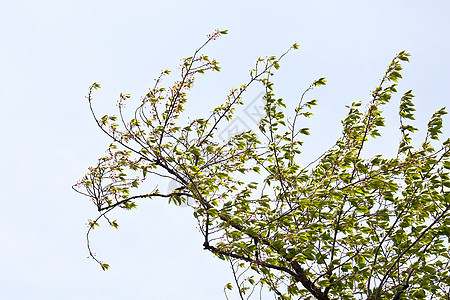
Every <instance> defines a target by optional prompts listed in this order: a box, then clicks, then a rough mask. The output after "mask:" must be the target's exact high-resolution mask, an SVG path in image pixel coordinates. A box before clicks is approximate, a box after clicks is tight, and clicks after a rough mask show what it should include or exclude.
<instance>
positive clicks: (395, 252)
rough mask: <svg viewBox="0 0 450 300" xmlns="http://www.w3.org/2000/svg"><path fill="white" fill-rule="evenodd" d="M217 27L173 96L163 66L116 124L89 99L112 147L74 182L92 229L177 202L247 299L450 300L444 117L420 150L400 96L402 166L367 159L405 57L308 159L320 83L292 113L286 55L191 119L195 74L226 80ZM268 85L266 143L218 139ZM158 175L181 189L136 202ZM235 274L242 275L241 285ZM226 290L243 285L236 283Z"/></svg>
mask: <svg viewBox="0 0 450 300" xmlns="http://www.w3.org/2000/svg"><path fill="white" fill-rule="evenodd" d="M225 33H226V31H216V32H215V33H213V34H212V35H210V36H209V37H208V39H207V41H206V42H205V44H204V45H203V46H201V47H200V48H199V49H198V50H197V51H195V53H194V54H193V55H192V56H190V57H188V58H186V59H184V60H183V63H182V65H181V77H180V79H179V80H178V81H176V82H175V83H174V84H173V85H172V86H170V87H168V88H167V89H166V88H164V87H163V86H162V79H163V77H164V76H165V75H167V74H169V71H163V72H162V73H161V75H160V76H159V78H158V79H157V80H156V84H155V86H154V87H153V88H152V89H150V91H149V92H148V94H147V95H145V96H144V97H143V99H142V101H141V102H140V104H139V105H138V106H137V108H136V110H135V112H134V116H133V117H132V118H131V119H127V118H125V114H124V109H123V105H124V103H125V102H126V101H129V100H128V98H130V95H125V94H121V95H120V101H119V105H118V106H119V117H116V116H110V115H105V116H103V117H97V115H96V114H95V113H94V109H93V107H92V102H93V93H94V91H95V90H97V89H98V88H100V85H99V84H97V83H94V84H93V85H92V86H91V87H90V90H89V94H88V96H87V99H88V103H89V106H90V109H91V112H92V115H93V117H94V119H95V122H96V123H97V124H98V126H99V127H100V129H101V130H102V131H103V132H104V134H106V135H107V136H109V138H111V140H112V143H111V145H110V146H109V148H108V149H107V155H106V156H104V157H101V158H100V159H99V160H98V163H97V164H96V165H95V166H94V167H92V168H89V171H88V173H87V174H86V175H85V176H84V177H83V178H82V179H81V180H80V181H79V182H78V183H77V184H76V185H75V186H74V188H75V190H77V191H78V192H80V193H82V194H83V195H85V196H87V197H89V198H90V199H91V201H92V202H93V203H94V204H95V205H96V206H97V210H98V212H99V216H98V217H97V218H96V219H95V220H93V221H90V226H89V230H88V233H87V234H88V235H87V239H88V249H89V253H90V255H91V256H92V257H93V258H94V259H95V260H96V261H97V262H98V263H100V265H101V267H102V268H103V269H104V270H105V269H107V268H108V267H109V265H108V264H105V263H103V262H101V261H100V260H98V259H97V258H96V257H95V256H94V255H93V253H92V251H91V248H90V245H89V232H91V230H92V229H94V228H95V227H96V226H98V225H99V220H100V219H102V218H103V219H105V220H106V221H107V222H108V223H109V224H110V225H111V226H114V227H116V228H117V227H118V224H117V221H116V220H114V221H111V220H110V219H109V218H108V214H109V213H110V212H111V211H112V210H114V209H116V208H124V209H133V208H136V201H137V200H139V199H142V198H152V199H153V198H158V197H163V198H168V200H169V203H170V202H173V203H175V204H176V205H180V204H182V203H187V202H186V200H187V199H189V205H190V206H191V207H192V209H193V213H194V217H195V218H196V219H197V220H198V222H199V227H200V230H201V232H202V234H203V236H204V242H203V248H204V249H205V250H208V251H210V252H212V253H213V254H215V255H216V256H217V257H219V258H220V259H222V260H227V261H229V262H230V263H231V265H232V270H233V273H234V275H235V276H234V277H235V278H236V283H235V286H237V293H238V294H239V296H240V298H241V299H245V298H248V297H249V296H250V295H251V294H252V293H253V291H254V289H255V287H256V286H257V285H261V286H265V287H267V288H268V289H269V290H271V291H272V292H273V293H274V295H275V297H276V298H277V299H320V300H325V299H370V300H380V299H395V300H397V299H450V274H449V270H450V265H449V264H450V260H449V253H450V251H449V250H450V248H449V245H450V243H449V242H450V240H449V239H450V216H449V214H450V211H449V210H450V194H449V188H450V179H449V170H450V160H449V156H450V155H449V153H450V139H447V140H445V141H444V142H439V137H440V135H441V130H442V126H443V125H442V116H443V115H444V114H446V111H445V109H444V108H442V109H440V110H438V111H436V112H435V113H434V114H433V115H432V117H431V119H430V121H429V123H428V128H427V133H426V137H425V140H424V141H423V142H421V143H419V144H418V145H414V144H413V141H412V134H413V133H414V132H415V131H416V130H417V129H416V128H415V127H413V126H412V125H410V124H409V123H408V122H409V121H411V120H414V116H413V112H414V111H415V109H414V104H413V102H412V99H413V97H414V96H413V94H412V92H411V91H408V92H406V93H405V94H404V95H403V96H402V97H401V99H400V105H399V119H400V133H401V141H400V143H399V145H398V152H397V155H396V156H395V157H392V158H385V157H383V156H382V155H376V156H374V157H371V158H365V157H364V153H363V149H364V147H365V146H366V144H367V141H368V140H369V139H376V138H377V137H379V136H380V133H379V129H380V127H381V126H384V118H383V116H382V111H381V108H382V107H383V105H385V104H386V103H388V102H389V101H390V100H391V98H392V96H393V95H394V94H395V93H396V92H397V90H396V86H397V82H398V80H399V79H400V78H402V76H401V74H400V71H401V70H402V66H401V64H400V63H401V62H402V61H403V62H405V61H408V60H409V59H408V57H409V54H408V53H406V52H404V51H402V52H400V53H399V54H397V55H396V56H395V57H394V59H393V60H392V62H391V63H390V64H389V66H388V68H387V71H386V73H385V74H384V76H383V78H382V79H381V82H380V83H379V85H378V86H377V87H376V88H375V89H374V91H373V92H372V94H371V97H372V98H371V100H370V102H369V103H368V104H367V107H366V109H362V108H361V105H362V104H361V102H354V103H352V104H351V105H350V106H348V109H349V111H348V114H347V116H346V117H345V118H344V119H343V121H342V126H343V129H342V136H341V137H340V138H339V139H338V140H337V141H336V143H335V144H334V146H333V147H332V148H330V149H329V150H327V151H326V152H325V153H323V154H322V155H320V156H319V157H318V158H317V159H316V160H315V161H313V162H311V163H303V162H302V161H300V160H299V154H300V153H301V147H302V138H303V137H304V135H308V134H309V132H308V128H299V127H298V126H299V123H300V120H301V119H302V118H307V117H310V116H311V115H312V113H311V108H312V107H313V106H314V105H316V103H317V101H316V100H309V101H307V100H306V96H307V94H308V92H309V91H310V90H312V89H313V88H315V87H317V86H321V85H324V84H325V79H324V78H320V79H318V80H316V81H314V82H313V83H312V84H311V85H310V87H309V88H308V89H307V90H306V91H305V92H304V93H303V94H302V95H301V99H300V101H299V103H298V105H297V107H295V109H292V112H293V113H292V115H291V116H286V115H285V114H284V113H283V112H282V110H281V108H283V107H285V104H284V102H283V100H282V99H279V98H277V97H276V96H275V94H274V90H273V82H272V77H273V75H274V71H275V70H276V69H278V68H279V66H280V65H279V62H280V60H281V59H282V58H283V57H284V56H285V55H286V54H287V53H288V52H289V51H290V50H292V49H297V48H298V45H297V44H294V45H293V46H292V47H291V48H290V49H289V50H288V51H287V52H286V53H284V54H283V55H281V56H280V57H275V56H270V57H267V58H259V59H258V60H257V62H256V65H255V67H254V68H253V69H252V70H251V71H250V79H249V81H248V82H247V83H246V84H244V85H242V86H240V87H239V88H235V89H233V90H231V92H230V94H229V95H228V96H227V100H226V102H225V103H223V104H222V105H220V106H218V107H216V108H215V109H214V110H213V111H212V112H211V114H210V115H208V116H207V117H205V118H200V119H195V120H192V121H189V122H187V123H185V124H182V122H181V121H180V119H179V117H180V116H181V114H182V113H183V107H184V105H185V103H186V101H187V100H188V99H187V96H188V94H187V92H188V91H189V89H190V88H191V87H192V86H193V84H194V81H195V77H196V76H197V75H198V74H203V73H205V72H207V71H219V70H220V68H219V66H218V62H217V61H216V60H213V59H210V58H209V57H208V56H205V55H202V54H201V53H200V52H201V51H202V50H203V48H204V47H205V46H206V45H207V44H209V43H210V42H211V41H212V40H214V39H216V38H217V37H218V36H220V35H222V34H225ZM255 84H262V86H263V88H264V90H265V94H264V97H263V99H264V102H265V106H264V112H265V115H264V116H263V117H262V118H261V120H260V122H259V135H257V134H256V133H255V132H252V131H246V132H243V133H240V134H236V135H234V136H232V137H231V138H229V140H226V141H220V140H219V139H217V138H215V134H216V133H217V132H218V129H219V128H220V126H223V125H224V124H226V123H227V122H229V121H230V120H231V119H232V117H233V113H234V111H235V109H236V107H237V106H238V105H242V104H243V100H242V98H243V95H244V92H245V91H246V90H247V89H248V87H249V86H251V85H255ZM151 176H162V177H168V178H171V179H172V180H175V181H176V182H177V183H178V184H179V187H178V188H176V189H174V190H173V191H171V192H170V193H167V194H164V193H162V192H161V191H159V190H157V189H154V190H152V191H144V192H143V193H137V192H135V191H138V188H139V185H140V184H141V183H142V182H143V181H144V180H146V179H148V178H150V177H151ZM238 278H239V279H238ZM226 287H227V288H228V289H232V288H233V285H231V284H227V285H226Z"/></svg>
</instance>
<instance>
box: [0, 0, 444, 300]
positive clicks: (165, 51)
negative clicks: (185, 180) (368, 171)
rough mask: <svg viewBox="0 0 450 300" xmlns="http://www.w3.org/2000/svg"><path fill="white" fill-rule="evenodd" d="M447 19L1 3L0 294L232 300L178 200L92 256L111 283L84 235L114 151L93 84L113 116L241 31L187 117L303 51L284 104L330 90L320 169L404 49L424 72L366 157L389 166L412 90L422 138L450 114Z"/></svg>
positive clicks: (264, 6) (235, 6)
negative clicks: (84, 182)
mask: <svg viewBox="0 0 450 300" xmlns="http://www.w3.org/2000/svg"><path fill="white" fill-rule="evenodd" d="M449 11H450V4H449V2H448V1H444V0H442V1H436V0H430V1H427V2H424V1H412V0H409V1H393V0H391V1H323V0H318V1H279V2H275V1H245V2H244V1H222V2H215V1H164V2H163V1H135V0H128V1H114V0H109V1H98V0H90V1H87V0H77V1H68V0H58V1H49V0H40V1H24V0H14V1H12V0H11V1H10V0H0V14H1V18H0V37H1V39H2V42H1V47H0V54H1V55H0V99H1V109H0V112H1V118H0V126H1V129H2V131H1V132H2V138H1V142H0V144H1V148H0V166H1V173H0V176H1V181H0V184H1V185H0V187H1V193H0V204H1V207H0V298H1V299H99V300H101V299H225V297H224V295H223V292H222V291H223V286H224V285H225V284H226V283H227V282H231V281H232V275H231V272H230V270H229V266H228V265H227V263H225V262H223V261H220V260H219V259H217V258H215V257H213V256H212V255H211V254H210V253H209V252H206V251H204V250H203V249H202V236H201V234H200V233H199V232H198V231H197V229H196V222H195V219H194V218H193V216H192V211H191V210H190V209H189V208H187V207H175V206H173V205H168V204H167V201H166V200H164V199H162V200H161V199H155V200H152V201H149V200H146V201H141V202H139V203H138V209H137V210H133V211H131V212H129V211H117V212H116V213H113V219H114V218H117V219H118V222H119V225H120V229H119V230H115V229H113V228H110V227H109V226H107V225H106V224H105V225H103V226H101V227H100V230H99V229H96V230H95V232H94V234H93V235H92V243H93V244H92V246H93V248H94V251H95V252H96V253H97V256H98V258H99V259H102V260H104V261H105V262H107V263H109V264H110V265H111V268H110V270H109V271H107V272H103V271H102V270H101V269H100V267H99V266H98V265H97V264H96V263H95V262H94V261H93V260H92V259H88V258H87V256H88V251H87V248H86V243H85V233H86V230H87V226H86V223H87V220H88V219H89V218H95V217H96V210H95V206H93V205H92V204H91V203H90V202H89V201H88V199H87V198H85V197H83V196H81V195H78V194H77V193H75V192H73V191H72V189H71V186H72V184H74V183H75V182H76V181H77V180H78V179H80V178H81V177H82V176H83V175H84V173H85V172H86V170H87V167H88V166H90V165H93V164H95V162H96V159H97V158H98V157H99V156H101V155H103V154H104V151H105V149H106V147H107V145H108V144H109V141H108V140H107V139H106V137H105V136H104V135H103V134H102V133H101V132H100V130H99V129H98V128H97V127H96V125H95V124H94V122H93V120H92V118H91V116H90V114H89V110H88V106H87V102H86V99H85V98H84V97H85V96H86V94H87V91H88V87H89V86H90V85H91V84H92V83H93V82H99V83H100V84H101V85H102V89H100V90H99V91H98V92H96V94H95V99H94V106H95V108H96V110H97V111H98V113H99V115H103V114H107V113H108V114H113V113H115V110H116V106H115V104H116V100H117V98H118V95H119V93H120V92H124V93H131V94H132V96H134V97H135V99H136V100H139V98H140V97H141V96H143V95H144V94H145V93H146V91H147V90H148V88H149V87H151V86H152V84H153V79H154V78H155V77H156V76H157V75H158V74H159V72H160V71H161V70H162V69H171V70H173V71H174V73H175V75H176V71H177V70H178V64H179V63H180V59H181V58H183V57H187V56H190V55H191V54H192V53H193V51H194V50H195V49H196V48H197V47H198V46H200V45H201V44H202V43H203V42H204V41H205V40H206V35H207V34H209V33H211V32H212V31H214V30H215V29H217V28H220V29H228V30H229V34H228V35H226V36H224V37H222V38H220V39H219V40H217V41H215V42H214V43H213V44H210V45H209V46H208V48H206V49H205V50H204V53H205V54H207V55H209V56H210V57H214V58H216V59H218V60H219V61H220V62H221V66H222V68H223V69H222V72H220V73H208V74H207V75H206V76H203V77H201V78H199V80H198V82H197V83H196V86H195V88H194V90H193V91H192V93H191V102H190V103H189V104H188V110H187V115H189V116H190V117H196V116H202V115H203V114H207V113H208V112H209V111H210V110H211V109H212V108H213V107H214V106H216V105H218V104H220V103H221V101H223V100H224V99H225V96H226V94H227V92H228V91H229V90H230V89H231V88H232V87H237V86H240V85H241V84H243V83H245V82H246V81H247V80H248V76H249V69H250V68H252V66H253V65H254V62H255V60H256V59H257V58H258V57H259V56H261V57H264V56H267V55H279V54H281V53H283V52H284V51H285V50H286V49H288V48H289V47H290V46H291V45H292V44H293V43H295V42H297V43H299V44H300V51H298V52H294V53H291V54H290V55H289V56H288V57H287V58H286V59H285V60H284V61H282V63H281V68H280V70H279V71H278V72H277V75H276V77H275V82H276V85H275V89H276V90H275V91H276V94H277V95H278V97H282V98H283V99H284V100H285V102H286V103H287V105H288V107H291V108H292V107H294V106H295V105H296V103H297V101H298V99H299V96H300V95H301V93H302V92H303V90H304V89H306V88H307V87H308V86H309V84H310V83H311V82H312V81H313V80H315V79H317V78H319V77H322V76H325V77H326V78H327V85H326V86H325V87H321V88H319V89H316V90H314V91H313V92H312V93H311V94H310V98H317V99H318V100H319V106H318V107H316V108H315V110H314V112H315V116H314V119H313V120H312V121H310V122H309V123H307V124H306V125H305V126H310V127H311V137H310V138H308V139H307V140H306V141H305V144H306V146H305V152H304V158H305V161H308V159H312V158H314V157H316V156H317V155H318V154H321V153H322V152H323V151H324V150H325V149H327V148H328V147H330V146H331V145H332V144H333V142H334V141H335V140H336V139H337V138H338V136H339V133H340V130H341V127H340V120H341V119H342V118H343V117H344V116H345V113H346V108H345V105H347V104H350V103H351V102H353V101H357V100H362V101H365V103H367V101H368V100H369V99H370V91H371V90H372V89H374V88H375V87H376V86H377V83H378V81H379V80H380V78H381V76H382V75H383V73H384V71H385V69H386V67H387V65H388V64H389V62H390V60H391V59H392V58H393V57H394V55H395V54H396V53H398V52H399V51H401V50H406V51H408V52H410V53H411V54H412V57H411V62H410V63H408V64H406V65H405V70H404V71H403V75H404V80H402V81H401V82H400V85H399V88H398V90H399V95H398V96H397V97H394V98H393V100H392V104H391V105H388V106H387V107H386V109H385V110H386V116H387V118H388V120H389V121H388V125H389V126H390V127H388V128H386V129H385V130H383V131H382V134H383V135H384V136H383V138H382V139H381V140H380V142H379V143H378V144H376V145H375V144H373V145H372V147H371V149H370V151H369V152H368V153H367V154H366V155H371V154H375V153H385V154H387V155H390V154H392V153H394V152H395V150H396V147H397V142H398V140H399V136H398V133H396V129H397V128H398V126H399V125H398V117H397V111H396V109H397V106H398V101H399V98H400V96H401V94H402V93H403V92H405V91H407V90H409V89H413V91H414V94H415V95H416V98H415V101H416V102H415V103H416V108H417V113H416V119H417V122H416V123H415V125H416V126H417V127H419V128H425V126H426V123H427V120H428V118H429V116H430V115H431V114H432V113H433V111H435V110H437V109H438V108H440V107H442V106H446V105H448V103H449V98H448V91H447V90H448V79H449V75H450V74H449V72H450V71H449V70H450V58H449V53H450V43H449V41H450V39H449V30H450V18H449V17H448V13H449ZM173 78H175V77H173ZM166 82H169V81H166ZM259 92H260V90H258V89H257V88H256V89H252V90H250V91H249V93H247V95H246V98H245V99H244V100H245V101H249V102H252V100H254V99H258V95H259ZM257 102H258V101H256V102H253V103H257ZM252 105H253V106H254V107H257V105H256V104H252ZM248 109H253V108H251V107H250V108H248ZM237 117H239V118H240V120H243V122H244V123H242V124H241V125H239V126H241V127H240V128H242V127H245V126H252V124H253V123H252V120H251V119H249V118H248V115H246V114H245V111H244V110H243V111H238V115H237ZM446 120H447V122H448V118H446ZM243 124H245V125H243ZM446 128H447V129H446V130H445V133H444V134H445V135H446V136H448V132H449V131H448V125H447V126H446ZM244 129H245V128H244ZM423 132H424V130H422V134H420V133H419V134H418V135H417V138H418V140H420V138H421V137H423ZM156 183H157V182H155V184H156ZM158 184H160V189H164V188H166V186H167V183H158ZM164 184H165V185H164ZM230 299H236V295H232V296H230Z"/></svg>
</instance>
